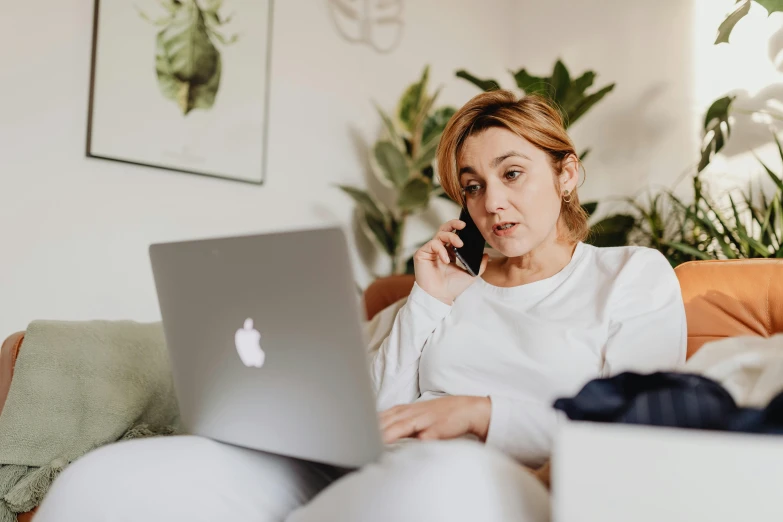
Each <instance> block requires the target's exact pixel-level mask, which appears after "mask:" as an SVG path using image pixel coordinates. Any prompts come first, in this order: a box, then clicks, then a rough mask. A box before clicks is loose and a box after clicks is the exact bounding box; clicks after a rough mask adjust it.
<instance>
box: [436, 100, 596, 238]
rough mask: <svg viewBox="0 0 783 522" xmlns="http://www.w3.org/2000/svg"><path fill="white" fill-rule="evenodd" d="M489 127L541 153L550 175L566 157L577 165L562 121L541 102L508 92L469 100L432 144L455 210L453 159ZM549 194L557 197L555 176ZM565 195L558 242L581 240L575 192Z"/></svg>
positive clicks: (583, 220)
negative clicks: (563, 235)
mask: <svg viewBox="0 0 783 522" xmlns="http://www.w3.org/2000/svg"><path fill="white" fill-rule="evenodd" d="M490 127H501V128H505V129H508V130H509V131H511V132H513V133H514V134H516V135H518V136H521V137H522V138H524V139H526V140H527V141H529V142H530V143H532V144H533V145H535V146H536V147H537V148H539V149H541V150H542V151H544V152H545V153H546V154H547V156H549V161H550V164H551V166H552V168H553V169H554V172H555V173H556V174H559V173H560V172H561V171H562V168H563V164H564V162H565V160H566V158H568V157H570V156H571V155H573V156H574V157H575V158H577V159H576V161H577V162H578V163H579V164H580V165H581V162H579V159H578V156H577V155H576V150H575V149H574V144H573V142H571V138H570V137H569V136H568V133H566V130H565V126H564V125H563V117H562V116H561V115H560V112H559V111H558V110H557V109H555V108H554V107H553V106H552V105H551V104H550V103H549V102H548V101H547V100H546V99H545V98H543V97H541V96H537V95H531V94H529V95H525V96H522V97H521V98H519V99H517V97H516V96H515V95H514V93H512V92H510V91H506V90H496V91H490V92H485V93H482V94H479V95H477V96H474V97H473V99H471V100H470V101H469V102H468V103H466V104H465V105H464V106H463V107H462V108H461V109H460V110H458V111H457V112H456V113H455V114H454V116H452V117H451V119H450V120H449V122H448V123H447V124H446V128H445V129H444V131H443V135H442V136H441V139H440V143H439V144H438V175H439V177H440V183H441V185H442V186H443V189H444V191H445V192H446V194H448V196H449V197H450V198H451V199H453V200H454V201H456V202H457V203H459V204H460V205H464V204H465V202H464V199H463V196H462V187H461V186H460V183H459V172H458V170H457V158H458V156H459V153H460V151H461V149H462V145H463V144H464V142H465V140H466V139H467V138H468V137H469V136H473V135H476V134H479V133H481V132H482V131H484V130H486V129H488V128H490ZM555 190H556V191H558V192H559V187H558V184H557V178H556V177H555ZM569 196H570V201H568V202H566V201H565V200H563V199H561V206H560V218H562V220H563V224H564V225H565V227H566V229H567V233H568V236H567V237H566V238H563V239H568V240H570V241H573V242H578V241H584V240H585V239H586V238H587V236H588V233H589V227H588V225H587V218H588V216H587V213H586V212H585V211H584V209H583V208H582V205H581V204H580V203H579V196H578V194H577V191H576V187H574V190H573V192H571V193H569Z"/></svg>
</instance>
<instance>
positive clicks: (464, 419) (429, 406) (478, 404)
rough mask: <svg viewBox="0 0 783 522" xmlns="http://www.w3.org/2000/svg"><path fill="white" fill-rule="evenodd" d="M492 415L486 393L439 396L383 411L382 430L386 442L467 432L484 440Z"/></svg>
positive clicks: (453, 436)
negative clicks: (480, 395) (469, 395)
mask: <svg viewBox="0 0 783 522" xmlns="http://www.w3.org/2000/svg"><path fill="white" fill-rule="evenodd" d="M491 415H492V403H491V402H490V399H489V397H468V396H456V397H441V398H438V399H431V400H426V401H421V402H414V403H413V404H402V405H400V406H395V407H393V408H390V409H388V410H386V411H384V412H382V413H381V431H382V432H383V441H384V442H385V443H386V444H390V443H392V442H395V441H397V440H399V439H402V438H406V437H416V438H419V439H422V440H432V439H455V438H457V437H460V436H462V435H465V434H466V433H471V434H473V435H475V436H477V437H478V438H479V439H480V440H481V441H485V440H486V438H487V432H488V431H489V419H490V416H491Z"/></svg>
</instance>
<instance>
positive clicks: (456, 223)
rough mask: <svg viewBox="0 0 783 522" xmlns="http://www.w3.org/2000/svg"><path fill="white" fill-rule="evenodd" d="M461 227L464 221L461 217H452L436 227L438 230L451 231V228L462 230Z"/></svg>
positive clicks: (463, 225)
mask: <svg viewBox="0 0 783 522" xmlns="http://www.w3.org/2000/svg"><path fill="white" fill-rule="evenodd" d="M463 228H465V222H464V221H462V220H461V219H452V220H450V221H446V222H445V223H443V224H442V225H441V226H440V228H438V232H451V231H452V230H455V229H456V230H462V229H463Z"/></svg>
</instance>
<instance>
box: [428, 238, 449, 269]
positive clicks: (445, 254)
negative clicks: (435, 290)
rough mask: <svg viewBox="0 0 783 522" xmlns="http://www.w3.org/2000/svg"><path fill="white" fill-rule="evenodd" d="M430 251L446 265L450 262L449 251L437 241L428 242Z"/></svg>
mask: <svg viewBox="0 0 783 522" xmlns="http://www.w3.org/2000/svg"><path fill="white" fill-rule="evenodd" d="M429 245H430V250H431V251H432V253H433V254H436V255H437V256H438V257H439V258H440V260H441V261H443V262H444V263H446V264H447V265H448V264H449V263H450V262H451V257H450V256H449V251H448V249H447V248H446V246H445V245H444V244H443V242H441V241H440V240H439V239H433V240H432V241H430V242H429Z"/></svg>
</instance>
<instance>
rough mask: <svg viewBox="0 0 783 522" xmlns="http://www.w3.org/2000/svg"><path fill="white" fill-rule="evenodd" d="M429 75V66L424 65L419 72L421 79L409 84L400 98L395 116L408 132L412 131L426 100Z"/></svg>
mask: <svg viewBox="0 0 783 522" xmlns="http://www.w3.org/2000/svg"><path fill="white" fill-rule="evenodd" d="M429 77H430V67H429V66H426V67H424V71H423V72H422V74H421V79H419V81H418V82H416V83H413V84H411V85H410V86H409V87H408V88H407V89H406V90H405V93H404V94H403V95H402V98H400V103H399V107H398V109H397V117H398V118H399V119H400V122H402V124H403V126H404V127H405V128H406V129H407V130H408V131H409V132H413V129H414V125H415V123H416V119H417V118H418V116H419V113H420V112H421V109H422V107H423V106H424V105H425V104H426V102H427V83H428V81H429Z"/></svg>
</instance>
